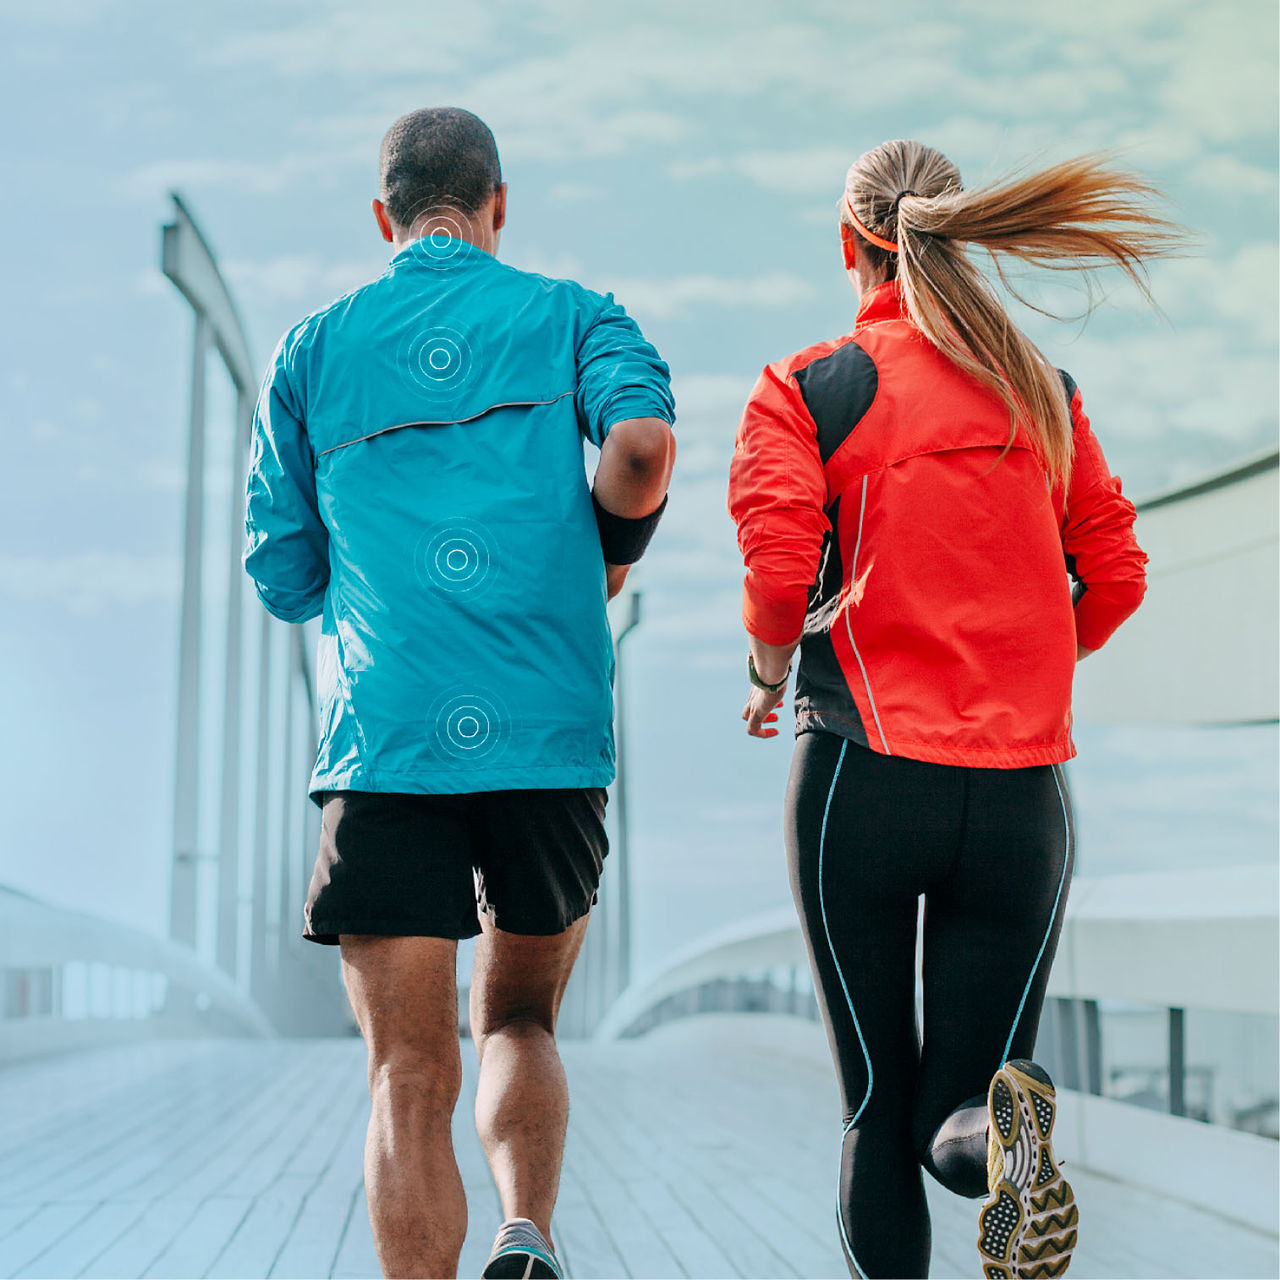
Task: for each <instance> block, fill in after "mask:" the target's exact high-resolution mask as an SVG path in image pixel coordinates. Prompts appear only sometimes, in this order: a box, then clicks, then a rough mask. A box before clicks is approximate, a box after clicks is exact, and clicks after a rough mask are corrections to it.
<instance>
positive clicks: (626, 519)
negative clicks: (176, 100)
mask: <svg viewBox="0 0 1280 1280" xmlns="http://www.w3.org/2000/svg"><path fill="white" fill-rule="evenodd" d="M577 376H578V388H577V393H576V395H575V397H574V401H575V407H576V409H577V412H578V421H579V424H580V425H581V427H582V433H583V435H584V436H586V438H587V439H589V440H591V441H592V442H593V443H594V444H596V445H597V446H599V448H600V464H599V466H598V468H597V469H596V475H595V483H594V487H593V490H592V497H593V499H594V501H595V507H596V522H597V524H598V525H599V528H600V541H601V549H602V552H603V554H604V558H605V569H606V575H607V578H608V592H609V596H610V598H612V597H613V596H615V595H617V594H618V592H619V591H620V590H621V589H622V584H623V582H624V581H625V580H626V576H627V571H628V569H629V568H630V566H631V565H632V564H633V563H634V562H635V561H636V560H638V559H639V558H640V556H641V555H642V554H643V553H644V550H645V548H646V547H647V545H648V542H649V539H650V537H651V536H652V535H653V531H654V529H655V528H656V527H657V523H658V520H659V518H660V516H661V514H662V511H663V508H664V506H665V503H666V492H667V486H668V484H669V483H670V480H671V469H672V466H673V464H674V462H675V451H676V450H675V437H674V435H673V434H672V431H671V422H672V421H673V419H674V417H675V401H674V399H673V398H672V395H671V381H670V374H669V371H668V369H667V365H666V363H665V362H664V361H663V360H662V358H661V357H660V356H659V355H658V353H657V351H656V350H655V349H654V347H653V346H652V344H651V343H649V342H648V341H647V340H646V339H645V337H644V335H643V334H642V333H641V332H640V328H639V326H638V325H637V324H636V323H635V321H634V320H632V319H631V317H630V316H629V315H627V313H626V311H624V310H623V308H622V307H620V306H618V305H617V303H615V302H614V301H613V299H612V297H609V298H607V299H606V302H605V306H604V307H602V308H601V310H600V311H599V312H598V313H597V315H596V316H595V318H594V320H593V322H592V324H591V326H590V328H589V329H588V330H587V332H586V334H585V335H584V336H583V338H582V340H581V341H580V343H579V345H578V351H577Z"/></svg>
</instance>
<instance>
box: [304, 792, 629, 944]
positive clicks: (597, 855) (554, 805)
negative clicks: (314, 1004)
mask: <svg viewBox="0 0 1280 1280" xmlns="http://www.w3.org/2000/svg"><path fill="white" fill-rule="evenodd" d="M322 806H323V816H322V819H321V831H320V853H319V856H318V857H317V858H316V866H315V871H314V873H313V874H312V877H311V889H310V892H309V893H308V894H307V907H306V913H305V921H306V923H305V927H304V929H303V937H304V938H308V939H310V940H311V941H312V942H323V943H329V944H333V943H336V942H337V941H338V940H339V935H341V934H344V933H354V934H380V935H385V936H388V937H428V938H474V937H475V936H476V934H478V933H479V932H480V920H479V916H478V914H477V912H478V910H479V911H485V912H487V913H488V915H489V917H490V918H491V919H492V921H493V923H494V925H495V926H496V927H497V928H499V929H502V930H504V931H506V932H508V933H522V934H536V935H541V936H548V935H551V934H556V933H561V932H563V931H564V930H565V929H567V928H568V927H569V926H570V925H571V924H572V923H573V922H574V921H575V920H577V919H579V918H580V917H582V916H584V915H586V913H587V912H588V911H589V910H590V909H591V907H592V905H593V904H594V903H595V900H596V890H597V888H598V887H599V885H600V871H601V869H602V867H603V866H604V858H605V854H606V853H608V851H609V841H608V838H607V836H606V835H605V830H604V809H605V790H604V788H603V787H579V788H570V789H568V790H546V791H536V790H534V791H477V792H471V793H469V794H466V795H405V794H402V793H398V792H397V793H390V792H371V791H329V792H326V793H325V794H324V797H323V800H322Z"/></svg>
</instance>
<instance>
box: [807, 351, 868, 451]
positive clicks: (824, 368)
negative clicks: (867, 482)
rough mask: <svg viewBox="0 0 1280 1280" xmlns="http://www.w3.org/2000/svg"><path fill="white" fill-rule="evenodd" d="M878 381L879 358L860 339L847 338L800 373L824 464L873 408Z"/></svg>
mask: <svg viewBox="0 0 1280 1280" xmlns="http://www.w3.org/2000/svg"><path fill="white" fill-rule="evenodd" d="M878 383H879V376H878V375H877V373H876V365H875V361H874V360H872V358H871V357H870V356H869V355H867V353H866V352H865V351H863V349H862V348H861V347H860V346H858V344H857V343H856V342H846V343H845V344H844V346H843V347H838V348H836V350H835V351H833V352H832V353H831V354H830V355H829V356H822V357H821V358H820V359H818V360H815V361H814V362H813V363H812V364H809V365H806V366H805V367H804V368H803V369H801V370H800V372H799V373H797V374H796V385H797V386H798V387H799V388H800V394H801V396H803V397H804V403H805V407H806V408H807V409H808V410H809V416H810V417H811V418H812V419H813V420H814V422H815V423H817V425H818V453H819V454H820V455H821V457H822V461H823V464H824V465H825V464H826V462H827V461H828V459H830V457H831V455H832V454H833V453H835V451H836V450H837V449H838V448H839V447H840V446H841V445H842V444H844V442H845V441H846V440H847V439H848V438H849V436H850V434H851V433H852V431H853V429H854V427H856V426H857V425H858V423H859V422H861V421H862V418H863V415H864V414H865V413H866V412H867V410H868V409H870V408H871V402H872V401H873V400H874V399H875V398H876V386H877V385H878Z"/></svg>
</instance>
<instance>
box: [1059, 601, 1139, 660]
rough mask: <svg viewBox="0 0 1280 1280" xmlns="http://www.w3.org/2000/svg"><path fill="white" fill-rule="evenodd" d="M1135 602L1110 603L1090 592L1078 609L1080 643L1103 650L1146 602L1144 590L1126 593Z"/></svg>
mask: <svg viewBox="0 0 1280 1280" xmlns="http://www.w3.org/2000/svg"><path fill="white" fill-rule="evenodd" d="M1125 594H1126V595H1129V596H1132V599H1131V600H1125V601H1123V602H1122V601H1119V600H1107V599H1103V598H1102V596H1101V595H1100V594H1094V593H1093V592H1090V591H1089V590H1088V589H1086V590H1085V593H1084V595H1083V596H1081V597H1080V603H1079V604H1077V605H1076V607H1075V619H1076V643H1077V644H1080V645H1083V646H1084V647H1085V648H1086V649H1101V648H1102V646H1103V645H1104V644H1106V643H1107V641H1108V640H1110V639H1111V637H1112V636H1113V635H1114V634H1115V632H1116V630H1117V629H1118V628H1119V626H1120V624H1121V623H1122V622H1123V621H1124V620H1125V619H1126V618H1127V617H1129V615H1130V614H1131V613H1133V611H1134V610H1135V609H1136V608H1137V607H1138V605H1139V604H1141V603H1142V597H1143V594H1144V589H1143V587H1142V586H1140V585H1139V586H1135V587H1133V588H1131V589H1130V590H1128V591H1126V592H1125Z"/></svg>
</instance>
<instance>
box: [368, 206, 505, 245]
mask: <svg viewBox="0 0 1280 1280" xmlns="http://www.w3.org/2000/svg"><path fill="white" fill-rule="evenodd" d="M444 237H449V238H450V239H453V240H465V241H466V242H467V243H468V244H473V245H475V247H476V248H477V249H483V250H484V252H485V253H488V254H492V255H494V256H496V255H497V250H498V233H497V232H496V231H494V229H493V226H492V219H491V218H490V220H489V221H488V222H486V221H485V220H484V218H483V211H482V213H481V214H479V215H476V214H466V213H460V212H459V211H458V210H456V209H433V210H432V211H431V212H430V213H427V214H423V216H422V217H421V218H418V219H417V220H416V221H415V222H414V224H413V226H412V227H411V228H410V229H409V230H408V231H403V232H402V231H401V230H400V229H399V228H397V229H396V236H395V240H394V241H393V244H394V245H395V251H396V252H397V253H399V252H400V251H401V250H402V249H405V248H407V247H408V246H409V245H411V244H413V243H414V242H415V241H418V240H425V239H429V238H430V239H432V240H433V241H440V242H441V247H443V239H444Z"/></svg>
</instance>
